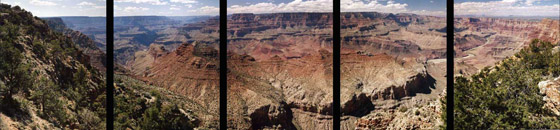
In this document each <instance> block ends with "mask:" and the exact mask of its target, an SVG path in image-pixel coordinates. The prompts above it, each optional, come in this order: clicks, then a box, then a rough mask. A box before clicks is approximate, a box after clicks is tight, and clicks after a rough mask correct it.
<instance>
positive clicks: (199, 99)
mask: <svg viewBox="0 0 560 130" xmlns="http://www.w3.org/2000/svg"><path fill="white" fill-rule="evenodd" d="M218 24H219V22H218V20H217V18H212V19H209V20H207V21H202V22H197V23H192V24H186V25H184V26H181V27H176V28H167V29H165V30H170V29H173V30H175V32H174V33H176V34H175V35H176V36H180V37H182V38H179V39H175V38H172V37H173V36H172V35H163V36H160V37H156V39H158V40H156V42H154V43H152V44H150V45H149V47H148V48H147V49H145V50H136V51H134V55H133V56H130V57H129V58H130V60H126V64H124V68H125V69H124V71H123V72H122V74H123V75H122V79H132V78H133V79H134V80H140V81H142V82H143V84H146V85H142V86H154V87H157V89H156V91H158V92H159V93H166V94H165V95H166V96H167V97H172V98H170V99H166V100H165V101H164V102H165V103H163V104H177V107H178V108H179V109H180V110H183V111H187V113H189V114H183V115H180V116H177V117H181V118H187V119H190V120H192V121H186V122H183V123H180V122H179V124H180V125H185V124H190V125H188V126H189V127H187V128H198V129H217V128H218V122H219V121H218V119H219V115H218V113H219V112H218V108H219V100H218V97H219V86H218V85H219V84H218V82H219V68H218V64H219V59H218V51H217V48H218V39H217V38H218V32H217V30H218V26H217V25H218ZM175 40H177V41H175ZM125 81H126V80H125ZM120 86H122V87H125V88H127V89H126V90H123V93H121V94H120V95H119V96H122V97H123V98H124V99H126V100H123V101H127V100H134V98H133V97H132V96H133V95H134V93H136V92H138V91H144V92H146V91H151V90H152V89H148V88H149V87H134V85H132V86H131V84H126V83H125V84H122V85H120ZM152 95H153V94H152ZM178 99H181V100H178ZM129 103H130V102H129ZM147 106H152V105H149V104H148V105H147ZM155 108H158V107H157V106H155ZM120 109H123V111H122V112H121V113H117V114H119V115H128V114H131V113H128V112H126V111H135V110H130V109H129V108H128V107H122V108H120ZM162 110H164V109H162ZM132 114H134V113H133V112H132ZM136 114H139V113H136ZM144 114H147V113H144ZM139 115H141V113H140V114H139ZM185 115H188V116H185ZM135 120H136V121H142V120H146V118H145V117H138V118H136V119H135ZM119 123H122V124H123V127H127V128H156V129H160V128H162V129H166V128H169V127H167V126H168V125H170V124H167V125H164V126H166V127H145V126H142V125H141V124H134V123H132V124H130V125H126V124H129V123H127V122H119Z"/></svg>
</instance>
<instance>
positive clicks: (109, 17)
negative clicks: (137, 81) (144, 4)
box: [105, 0, 115, 130]
mask: <svg viewBox="0 0 560 130" xmlns="http://www.w3.org/2000/svg"><path fill="white" fill-rule="evenodd" d="M105 5H106V6H107V7H106V9H107V10H106V11H107V12H106V17H105V19H106V22H107V23H106V24H105V25H106V26H107V27H106V29H107V30H106V32H105V34H106V35H107V36H106V37H107V39H106V41H105V42H107V44H106V45H107V47H106V48H107V49H106V50H107V52H106V54H107V55H106V56H107V57H106V58H107V62H106V64H107V65H106V66H107V68H106V69H107V72H106V75H107V90H106V93H107V98H106V100H107V104H106V108H105V111H106V112H107V113H106V116H107V120H106V124H107V125H106V127H107V129H108V130H112V129H113V120H114V117H115V116H114V109H113V108H114V105H115V101H114V97H113V96H114V95H113V93H114V91H115V88H114V86H113V83H114V78H113V77H114V73H113V72H114V68H113V66H114V64H113V62H114V61H113V47H114V46H113V1H112V0H107V3H106V4H105Z"/></svg>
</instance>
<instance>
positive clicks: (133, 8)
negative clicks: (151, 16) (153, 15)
mask: <svg viewBox="0 0 560 130" xmlns="http://www.w3.org/2000/svg"><path fill="white" fill-rule="evenodd" d="M148 10H150V9H149V8H144V7H125V8H124V9H123V11H124V12H139V11H148Z"/></svg>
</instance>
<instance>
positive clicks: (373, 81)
mask: <svg viewBox="0 0 560 130" xmlns="http://www.w3.org/2000/svg"><path fill="white" fill-rule="evenodd" d="M341 15H342V16H341V20H342V21H341V23H342V25H341V29H342V30H341V36H342V50H341V51H342V52H341V60H342V62H341V70H342V72H341V74H342V75H341V78H342V81H341V83H342V86H341V106H342V112H343V118H342V122H341V129H372V128H382V129H435V128H438V127H439V125H441V124H443V121H442V120H441V118H440V114H441V105H442V104H441V101H440V99H442V96H443V95H444V91H445V90H444V88H445V86H446V82H445V70H446V67H445V55H446V54H447V53H446V51H445V49H446V42H445V40H446V34H445V30H446V29H445V28H446V26H445V18H441V17H433V16H422V15H415V14H385V13H376V12H353V13H342V14H341Z"/></svg>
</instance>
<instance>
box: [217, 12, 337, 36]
mask: <svg viewBox="0 0 560 130" xmlns="http://www.w3.org/2000/svg"><path fill="white" fill-rule="evenodd" d="M332 22H333V17H332V13H273V14H232V15H231V16H230V17H229V18H228V32H229V33H230V34H233V35H235V36H240V37H242V36H244V35H245V34H248V33H251V32H253V31H264V30H267V29H274V28H287V27H291V28H294V27H310V28H317V29H324V28H332Z"/></svg>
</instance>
